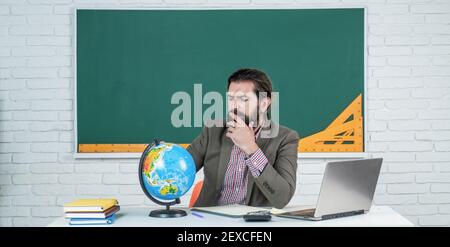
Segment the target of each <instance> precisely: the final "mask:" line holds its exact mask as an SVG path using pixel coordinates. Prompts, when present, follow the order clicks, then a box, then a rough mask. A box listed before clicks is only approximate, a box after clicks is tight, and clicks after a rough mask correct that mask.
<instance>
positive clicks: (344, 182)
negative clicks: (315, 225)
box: [314, 158, 383, 217]
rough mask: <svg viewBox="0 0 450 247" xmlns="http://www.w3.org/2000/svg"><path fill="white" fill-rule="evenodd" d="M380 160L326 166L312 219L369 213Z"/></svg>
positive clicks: (362, 160)
mask: <svg viewBox="0 0 450 247" xmlns="http://www.w3.org/2000/svg"><path fill="white" fill-rule="evenodd" d="M382 161H383V159H382V158H377V159H361V160H349V161H338V162H329V163H328V164H327V166H326V167H325V173H324V177H323V180H322V185H321V187H320V193H319V198H318V201H317V206H316V211H315V214H314V216H315V217H321V216H323V215H329V214H336V213H344V212H351V211H358V210H364V211H368V210H369V209H370V206H371V205H372V199H373V195H374V193H375V188H376V186H377V181H378V176H379V174H380V169H381V164H382Z"/></svg>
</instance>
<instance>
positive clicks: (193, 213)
mask: <svg viewBox="0 0 450 247" xmlns="http://www.w3.org/2000/svg"><path fill="white" fill-rule="evenodd" d="M191 214H192V215H194V216H197V217H199V218H203V215H201V214H198V213H196V212H191Z"/></svg>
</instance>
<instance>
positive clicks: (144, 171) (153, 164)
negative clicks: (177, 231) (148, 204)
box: [139, 140, 196, 217]
mask: <svg viewBox="0 0 450 247" xmlns="http://www.w3.org/2000/svg"><path fill="white" fill-rule="evenodd" d="M195 174H196V167H195V162H194V159H193V158H192V156H191V154H190V153H189V152H188V151H186V149H184V148H183V147H181V146H179V145H176V144H173V143H165V142H159V141H157V140H155V142H154V143H153V144H151V145H149V146H148V147H147V148H146V149H145V151H144V152H143V153H142V156H141V161H140V165H139V176H140V178H139V181H140V182H141V187H142V189H143V190H144V192H145V194H146V195H147V196H148V197H149V198H150V199H151V200H152V201H154V202H155V203H158V204H160V205H165V206H166V210H159V211H156V212H155V211H152V212H151V213H150V216H155V217H177V216H176V215H177V214H181V215H178V216H184V215H185V213H181V212H180V210H178V211H174V210H170V208H169V206H171V205H175V204H177V203H180V199H179V198H180V197H181V196H183V195H184V194H186V192H188V191H189V189H190V188H191V187H192V185H193V183H194V180H195ZM161 200H163V201H161ZM170 200H173V201H170ZM152 213H153V215H152ZM174 215H175V216H174Z"/></svg>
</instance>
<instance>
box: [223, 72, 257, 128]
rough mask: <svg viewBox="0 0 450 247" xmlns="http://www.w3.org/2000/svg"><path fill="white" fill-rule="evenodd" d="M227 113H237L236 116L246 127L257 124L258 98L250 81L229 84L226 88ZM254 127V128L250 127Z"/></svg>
mask: <svg viewBox="0 0 450 247" xmlns="http://www.w3.org/2000/svg"><path fill="white" fill-rule="evenodd" d="M227 97H228V111H229V112H232V111H237V115H238V116H239V117H240V118H241V119H242V120H244V121H245V123H246V124H247V125H248V124H249V122H251V121H253V122H254V123H255V125H256V124H257V116H258V114H257V112H258V97H257V96H256V94H255V85H254V84H253V82H251V81H239V82H231V83H230V86H229V88H228V93H227ZM251 127H255V126H251Z"/></svg>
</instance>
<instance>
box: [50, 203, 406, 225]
mask: <svg viewBox="0 0 450 247" xmlns="http://www.w3.org/2000/svg"><path fill="white" fill-rule="evenodd" d="M174 208H177V207H174ZM152 209H160V208H157V207H148V208H130V207H129V208H126V207H123V208H121V210H120V211H119V212H118V213H117V215H116V221H115V222H114V224H111V225H95V226H101V227H105V226H106V227H152V226H153V227H174V226H178V227H248V226H256V227H267V226H270V227H280V226H283V227H289V226H291V227H303V226H326V227H328V226H344V227H345V226H347V227H351V226H364V227H371V226H414V225H413V224H412V223H411V222H409V221H408V220H407V219H405V218H404V217H403V216H401V215H400V214H399V213H397V212H395V211H394V210H392V209H391V208H390V207H386V206H372V208H371V210H370V212H369V213H367V214H364V215H357V216H350V217H344V218H338V219H331V220H324V221H306V220H297V219H289V218H281V217H276V216H273V217H272V220H271V221H269V222H245V221H244V220H243V219H242V218H229V217H223V216H218V215H213V214H207V213H201V212H198V213H199V214H201V215H203V218H200V217H197V216H194V215H191V214H189V209H186V208H182V209H184V210H186V211H188V215H187V216H185V217H181V218H169V219H161V218H152V217H148V213H149V212H150V210H152ZM68 222H69V221H68V220H67V219H65V218H63V217H61V218H58V219H56V220H55V221H54V222H52V223H51V224H49V225H48V226H49V227H67V226H71V225H69V223H68ZM83 226H89V227H92V226H93V225H83ZM71 227H72V226H71Z"/></svg>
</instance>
